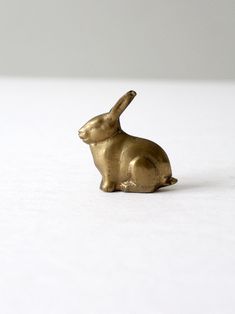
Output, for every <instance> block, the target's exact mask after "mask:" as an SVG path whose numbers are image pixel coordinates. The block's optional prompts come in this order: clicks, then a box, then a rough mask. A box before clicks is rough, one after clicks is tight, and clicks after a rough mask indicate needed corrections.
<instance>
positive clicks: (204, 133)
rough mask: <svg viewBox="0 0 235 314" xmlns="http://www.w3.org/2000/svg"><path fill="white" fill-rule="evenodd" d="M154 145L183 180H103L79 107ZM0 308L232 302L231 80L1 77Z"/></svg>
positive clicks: (167, 313)
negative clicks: (113, 111) (143, 184)
mask: <svg viewBox="0 0 235 314" xmlns="http://www.w3.org/2000/svg"><path fill="white" fill-rule="evenodd" d="M130 89H134V90H136V91H137V93H138V96H137V97H136V98H135V100H134V101H133V102H132V104H131V105H130V107H129V108H128V109H127V110H126V112H125V113H124V114H123V116H122V118H121V122H122V126H123V129H124V130H125V131H126V132H127V133H130V134H133V135H136V136H141V137H146V138H149V139H151V140H153V141H155V142H157V143H158V144H160V145H161V146H162V147H163V148H164V149H165V150H166V152H167V153H168V156H169V158H170V160H171V164H172V168H173V175H174V177H176V178H178V180H179V182H178V183H177V184H176V185H174V186H172V187H168V188H165V189H162V190H160V191H159V192H156V193H153V194H131V193H121V192H119V193H118V192H117V193H104V192H102V191H100V190H99V183H100V179H101V178H100V174H99V173H98V171H97V169H96V168H95V167H94V164H93V160H92V157H91V154H90V150H89V147H88V146H87V145H86V144H84V143H83V142H82V141H81V140H80V139H79V138H78V136H77V130H78V128H79V127H81V126H82V125H83V124H84V123H85V122H86V121H87V120H88V119H90V118H92V117H93V116H95V115H97V114H100V113H103V112H106V111H108V110H109V109H110V108H111V106H112V105H113V104H114V103H115V101H116V100H117V98H119V96H121V95H122V94H124V93H125V92H126V91H128V90H130ZM0 134H1V137H0V145H1V154H0V272H1V276H0V277H1V279H0V299H1V300H0V313H3V314H16V313H17V314H21V313H22V314H32V313H33V314H38V313H40V314H53V313H55V314H65V313H66V314H75V313H76V314H77V313H81V314H93V313H94V314H110V313H112V314H143V313H146V314H198V313H200V314H230V313H231V314H234V312H235V292H234V291H235V148H234V146H235V83H232V82H230V83H229V82H227V83H226V82H223V83H220V82H217V83H216V82H183V81H182V82H167V81H166V82H160V81H121V80H120V81H108V80H103V81H102V80H101V81H92V80H90V81H89V80H87V81H83V80H43V79H32V80H30V79H27V80H23V79H10V78H9V79H3V78H2V79H1V80H0Z"/></svg>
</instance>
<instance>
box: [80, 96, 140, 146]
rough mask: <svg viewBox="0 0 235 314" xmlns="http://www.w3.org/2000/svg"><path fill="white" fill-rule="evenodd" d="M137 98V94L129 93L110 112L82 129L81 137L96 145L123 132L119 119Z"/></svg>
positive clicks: (91, 121)
mask: <svg viewBox="0 0 235 314" xmlns="http://www.w3.org/2000/svg"><path fill="white" fill-rule="evenodd" d="M135 96H136V92H134V91H129V92H127V93H126V94H125V95H123V96H122V97H121V98H120V99H119V100H118V102H117V103H116V104H115V105H114V106H113V108H112V109H111V110H110V112H108V113H104V114H101V115H99V116H96V117H94V118H93V119H91V120H89V121H88V122H87V123H86V124H85V125H84V126H83V127H81V129H80V130H79V137H80V138H81V139H82V140H83V141H84V142H85V143H87V144H94V143H98V142H101V141H104V140H106V139H108V138H110V137H112V136H113V135H115V134H116V133H118V132H119V131H120V130H121V126H120V122H119V117H120V115H121V114H122V112H123V111H124V110H125V109H126V108H127V106H128V105H129V104H130V102H131V101H132V100H133V98H134V97H135Z"/></svg>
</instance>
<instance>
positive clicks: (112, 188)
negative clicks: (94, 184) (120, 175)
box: [100, 180, 115, 192]
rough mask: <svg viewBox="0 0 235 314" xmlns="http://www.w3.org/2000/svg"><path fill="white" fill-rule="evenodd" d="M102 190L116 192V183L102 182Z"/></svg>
mask: <svg viewBox="0 0 235 314" xmlns="http://www.w3.org/2000/svg"><path fill="white" fill-rule="evenodd" d="M100 188H101V190H102V191H104V192H113V191H115V183H114V182H111V181H104V180H102V181H101V184H100Z"/></svg>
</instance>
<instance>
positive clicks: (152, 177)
mask: <svg viewBox="0 0 235 314" xmlns="http://www.w3.org/2000/svg"><path fill="white" fill-rule="evenodd" d="M135 96H136V92H134V91H129V92H128V93H126V94H125V95H124V96H122V97H121V98H120V99H119V100H118V102H117V103H116V104H115V105H114V107H113V108H112V109H111V110H110V112H108V113H104V114H101V115H99V116H96V117H94V118H93V119H91V120H89V121H88V122H87V123H86V124H85V125H84V126H83V127H82V128H81V129H80V130H79V137H80V138H81V139H82V140H83V141H84V142H85V143H87V144H89V145H90V149H91V153H92V155H93V158H94V162H95V165H96V167H97V168H98V170H99V172H100V173H101V175H102V181H101V184H100V188H101V190H103V191H105V192H114V191H123V192H143V193H147V192H154V191H156V190H157V189H159V188H161V187H164V186H168V185H172V184H175V183H176V182H177V179H175V178H173V177H172V173H171V166H170V162H169V159H168V157H167V154H166V153H165V152H164V150H163V149H162V148H161V147H160V146H159V145H157V144H155V143H154V142H151V141H149V140H146V139H143V138H139V137H135V136H131V135H128V134H126V133H125V132H124V131H123V130H122V129H121V125H120V121H119V117H120V115H121V114H122V113H123V111H124V110H125V109H126V108H127V106H128V105H129V104H130V103H131V101H132V100H133V99H134V97H135Z"/></svg>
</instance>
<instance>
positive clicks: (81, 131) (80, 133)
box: [78, 129, 85, 137]
mask: <svg viewBox="0 0 235 314" xmlns="http://www.w3.org/2000/svg"><path fill="white" fill-rule="evenodd" d="M78 134H79V136H80V137H83V136H84V135H85V132H84V130H82V129H80V130H79V131H78Z"/></svg>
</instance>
